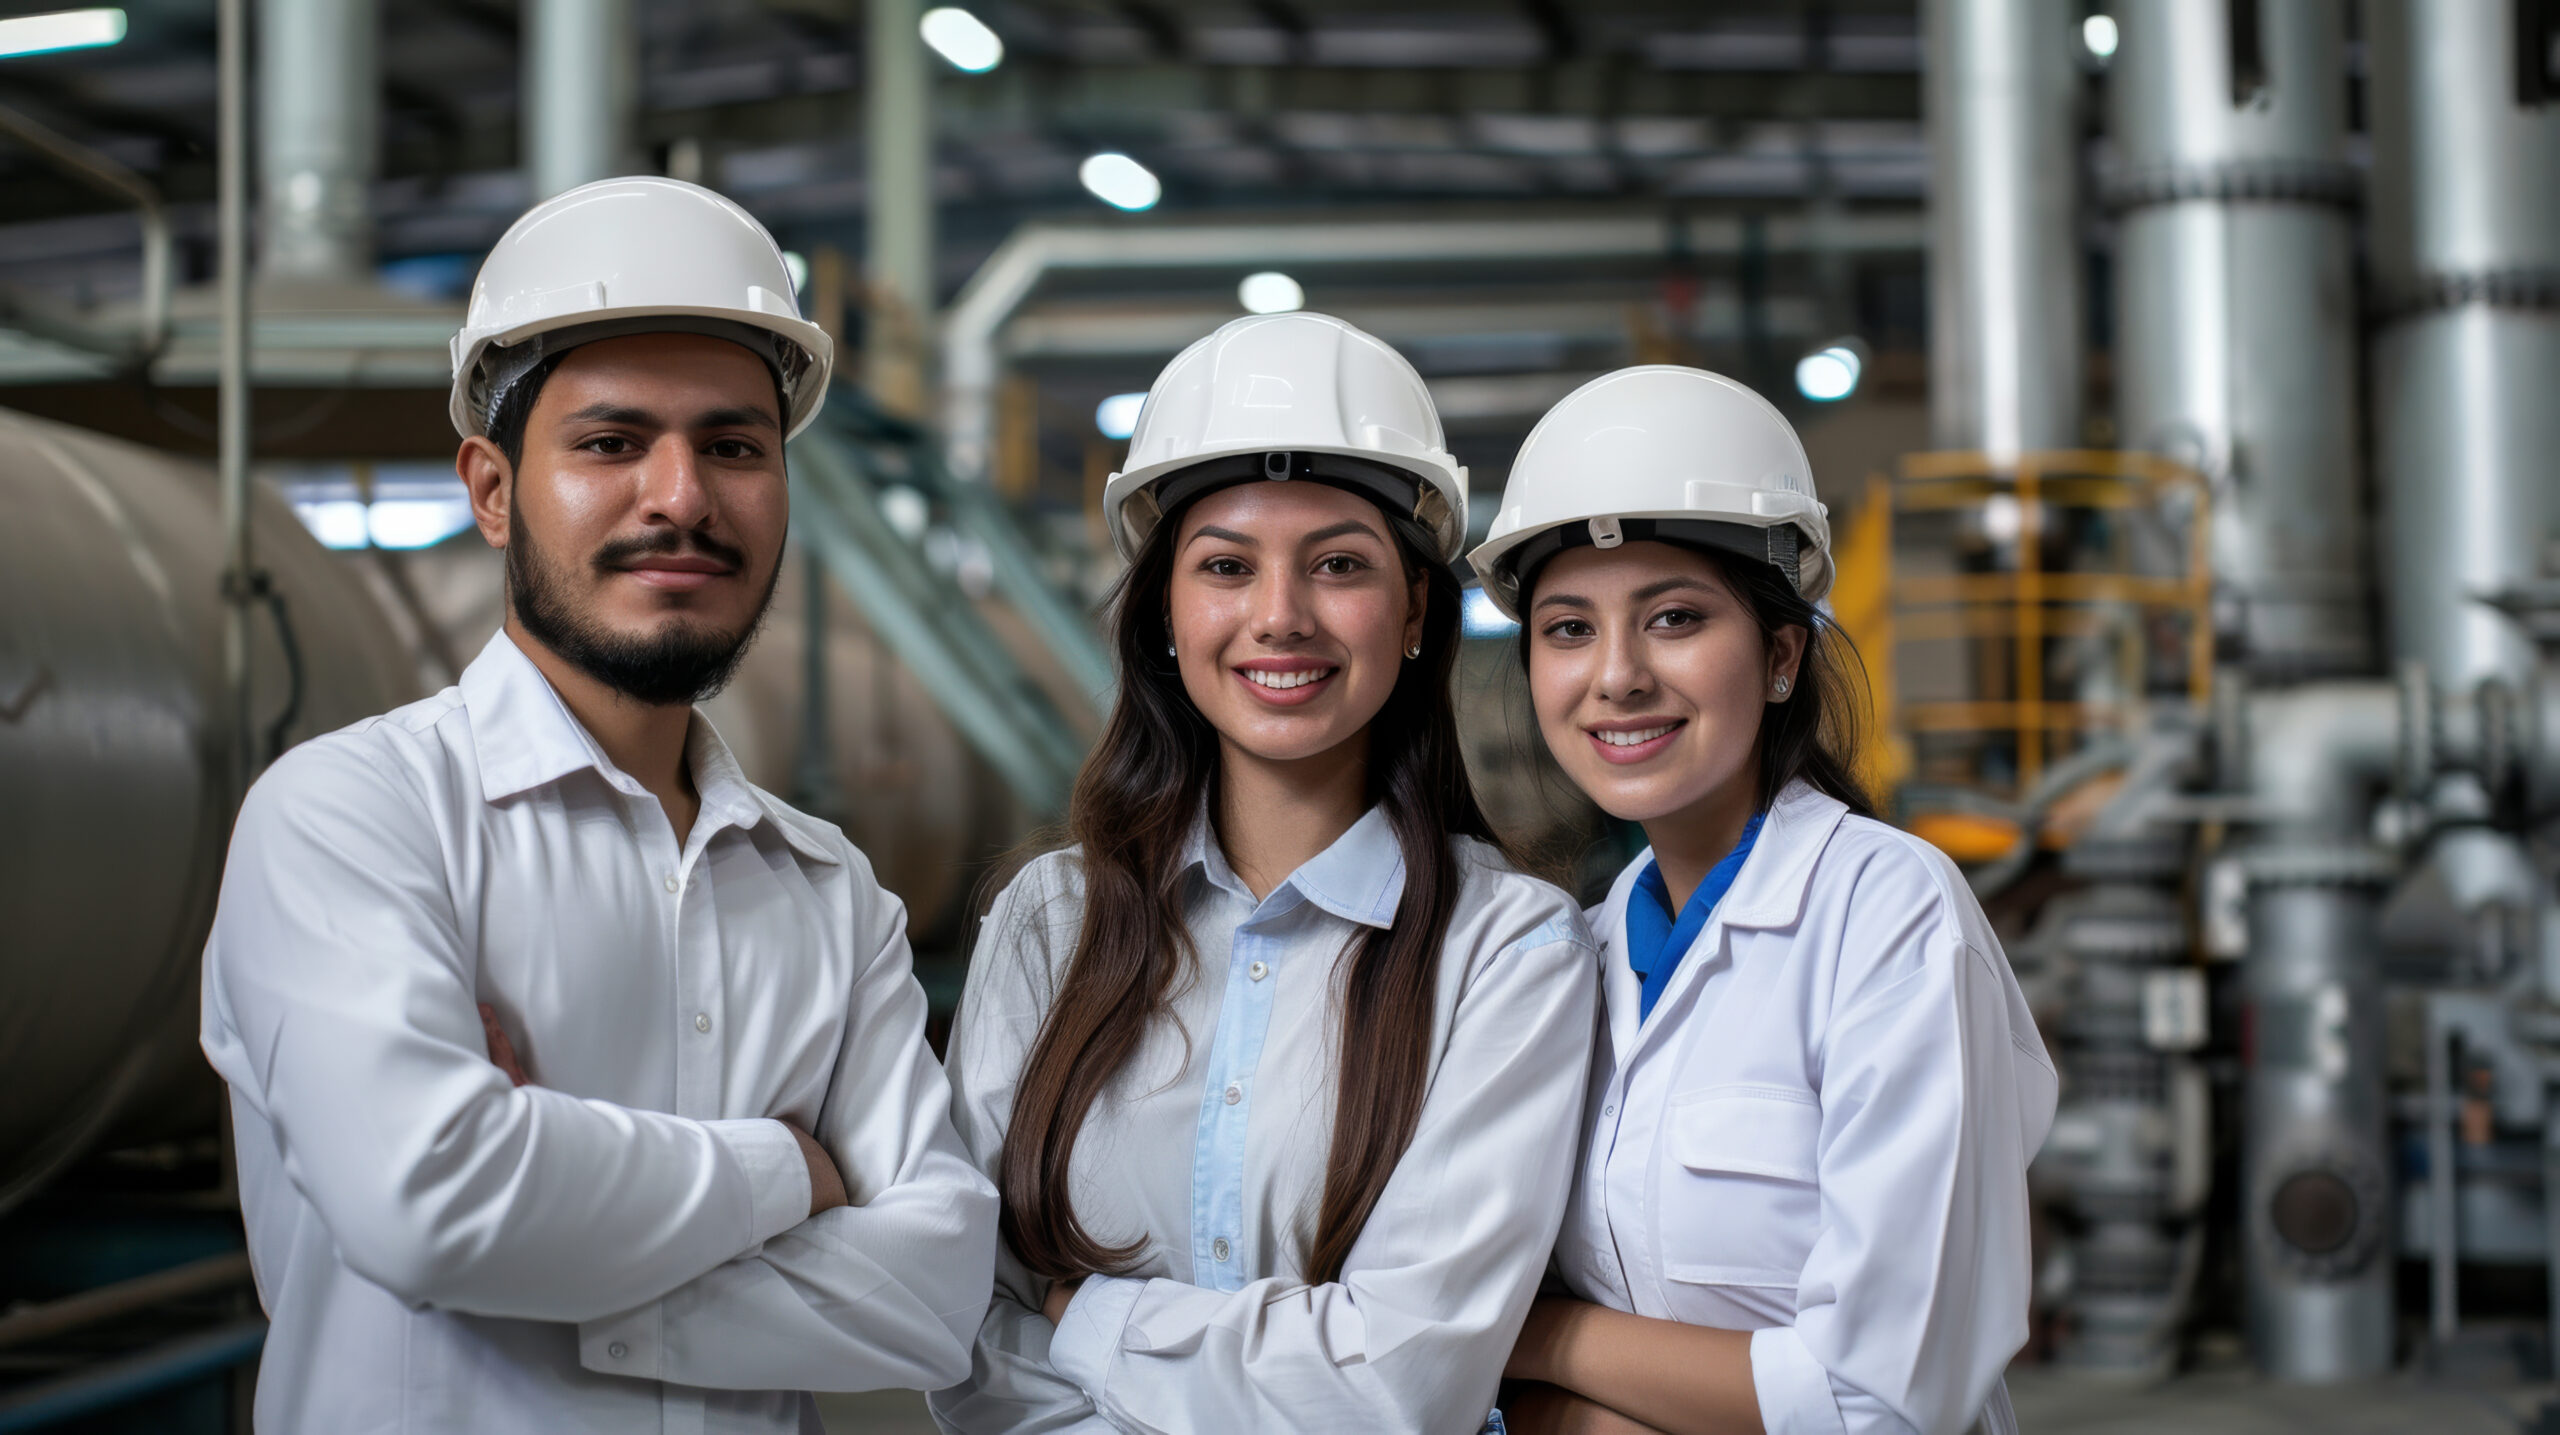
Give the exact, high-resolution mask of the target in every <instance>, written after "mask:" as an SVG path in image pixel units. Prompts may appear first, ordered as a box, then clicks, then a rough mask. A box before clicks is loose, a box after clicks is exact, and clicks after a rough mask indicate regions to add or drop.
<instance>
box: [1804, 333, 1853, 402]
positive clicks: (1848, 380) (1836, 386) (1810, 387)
mask: <svg viewBox="0 0 2560 1435" xmlns="http://www.w3.org/2000/svg"><path fill="white" fill-rule="evenodd" d="M1862 347H1864V346H1863V345H1861V344H1859V343H1857V342H1856V341H1855V340H1844V341H1842V342H1840V343H1837V344H1828V345H1825V346H1824V347H1822V348H1819V349H1816V350H1814V351H1813V352H1812V353H1810V354H1807V355H1805V356H1804V357H1803V358H1801V359H1798V360H1796V392H1797V393H1800V394H1802V395H1804V396H1805V397H1806V398H1808V399H1811V400H1813V401H1814V402H1815V403H1817V404H1827V403H1834V402H1837V401H1838V400H1841V399H1845V398H1847V397H1849V396H1850V395H1851V394H1854V393H1856V392H1857V391H1858V377H1859V375H1860V374H1862V373H1864V372H1865V370H1866V367H1867V364H1866V359H1865V357H1864V356H1863V355H1861V354H1860V353H1859V350H1860V349H1861V348H1862Z"/></svg>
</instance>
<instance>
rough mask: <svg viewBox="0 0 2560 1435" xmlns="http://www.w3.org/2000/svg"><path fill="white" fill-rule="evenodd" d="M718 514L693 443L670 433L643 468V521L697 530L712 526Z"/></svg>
mask: <svg viewBox="0 0 2560 1435" xmlns="http://www.w3.org/2000/svg"><path fill="white" fill-rule="evenodd" d="M718 512H719V505H718V504H717V502H715V501H714V499H713V495H712V492H711V486H710V485H709V484H707V483H705V482H703V481H702V465H701V461H700V459H699V457H698V456H697V455H696V454H695V453H694V451H693V445H692V444H690V443H688V442H686V441H685V440H684V439H683V438H681V437H679V436H677V435H674V434H669V435H667V436H666V437H664V438H661V439H659V440H658V442H657V443H655V444H653V445H651V446H650V449H649V458H648V461H647V462H646V463H643V464H642V465H641V466H640V517H641V519H642V521H644V522H650V523H666V524H669V525H671V526H673V527H676V528H680V529H685V530H693V529H699V528H707V527H709V526H710V525H711V520H712V519H713V518H714V517H715V516H717V514H718Z"/></svg>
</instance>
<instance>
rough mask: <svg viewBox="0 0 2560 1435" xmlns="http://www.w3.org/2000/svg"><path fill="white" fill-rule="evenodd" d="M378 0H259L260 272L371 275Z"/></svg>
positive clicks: (378, 102)
mask: <svg viewBox="0 0 2560 1435" xmlns="http://www.w3.org/2000/svg"><path fill="white" fill-rule="evenodd" d="M381 28H382V20H381V13H380V11H379V10H378V9H377V8H376V3H375V0H258V101H259V104H258V140H259V155H258V158H259V161H260V164H259V173H258V184H259V192H260V208H259V219H260V221H261V227H262V231H263V232H262V235H261V237H262V238H263V239H264V241H265V252H264V254H263V255H262V256H261V259H260V264H259V271H260V273H261V274H263V275H265V276H266V277H268V278H274V279H299V280H336V281H343V282H349V283H360V282H364V281H367V280H370V279H371V278H372V276H373V221H372V212H373V194H372V190H373V176H374V170H375V167H376V164H377V162H378V159H377V155H376V150H377V149H378V147H379V146H378V136H379V133H380V130H379V126H380V118H379V117H380V113H381V109H382V64H381V56H380V50H381V43H380V41H381Z"/></svg>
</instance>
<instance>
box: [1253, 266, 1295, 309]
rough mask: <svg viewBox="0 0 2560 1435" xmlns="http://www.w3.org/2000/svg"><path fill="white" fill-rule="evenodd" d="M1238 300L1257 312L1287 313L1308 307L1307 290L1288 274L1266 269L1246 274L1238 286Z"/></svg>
mask: <svg viewBox="0 0 2560 1435" xmlns="http://www.w3.org/2000/svg"><path fill="white" fill-rule="evenodd" d="M1236 300H1237V302H1239V303H1241V304H1243V305H1244V307H1245V308H1246V309H1247V310H1248V311H1250V312H1252V313H1256V314H1287V313H1292V312H1294V311H1296V310H1299V309H1304V308H1305V307H1307V291H1306V290H1304V289H1301V288H1299V287H1298V281H1297V280H1295V279H1292V278H1290V277H1289V276H1288V275H1286V274H1282V273H1278V272H1277V271H1274V270H1269V269H1266V270H1264V271H1263V272H1261V273H1259V274H1248V275H1246V276H1244V282H1243V283H1242V284H1239V285H1237V286H1236Z"/></svg>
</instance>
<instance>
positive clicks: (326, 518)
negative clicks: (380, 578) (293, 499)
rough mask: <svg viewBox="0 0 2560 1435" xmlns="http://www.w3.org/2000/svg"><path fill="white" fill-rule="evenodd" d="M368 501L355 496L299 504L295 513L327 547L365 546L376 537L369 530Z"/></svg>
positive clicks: (295, 507) (313, 535)
mask: <svg viewBox="0 0 2560 1435" xmlns="http://www.w3.org/2000/svg"><path fill="white" fill-rule="evenodd" d="M364 507H365V506H364V504H362V503H361V502H358V501H357V500H355V499H352V498H333V499H325V500H323V501H321V502H319V503H297V504H295V505H294V506H293V516H294V517H296V518H299V519H301V520H302V526H303V527H305V528H308V529H310V530H311V536H312V537H314V538H317V539H319V540H320V542H321V545H322V546H323V547H327V548H362V547H364V546H365V545H366V544H368V543H370V542H372V541H373V540H372V539H371V538H370V537H369V536H367V534H366V532H365V521H364V518H365V514H364Z"/></svg>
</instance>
